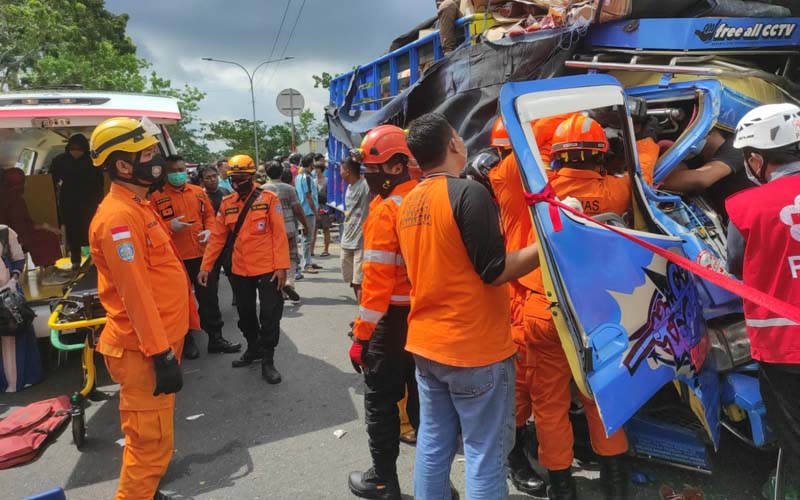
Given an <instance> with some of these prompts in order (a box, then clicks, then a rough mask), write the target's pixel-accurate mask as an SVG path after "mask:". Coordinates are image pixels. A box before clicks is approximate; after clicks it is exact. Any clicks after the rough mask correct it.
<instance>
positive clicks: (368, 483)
mask: <svg viewBox="0 0 800 500" xmlns="http://www.w3.org/2000/svg"><path fill="white" fill-rule="evenodd" d="M347 484H348V486H350V491H351V492H352V493H353V495H355V496H357V497H361V498H372V499H380V500H384V499H385V500H400V498H401V497H400V483H399V482H398V481H397V475H395V476H394V477H391V478H382V477H379V476H378V474H377V473H376V472H375V468H374V467H371V468H370V469H369V470H368V471H366V472H358V471H356V472H351V473H350V477H349V478H348V479H347Z"/></svg>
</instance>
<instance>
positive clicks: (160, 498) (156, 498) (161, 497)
mask: <svg viewBox="0 0 800 500" xmlns="http://www.w3.org/2000/svg"><path fill="white" fill-rule="evenodd" d="M170 498H172V497H171V496H169V495H167V494H165V493H161V492H160V491H158V490H156V494H155V495H153V500H169V499H170Z"/></svg>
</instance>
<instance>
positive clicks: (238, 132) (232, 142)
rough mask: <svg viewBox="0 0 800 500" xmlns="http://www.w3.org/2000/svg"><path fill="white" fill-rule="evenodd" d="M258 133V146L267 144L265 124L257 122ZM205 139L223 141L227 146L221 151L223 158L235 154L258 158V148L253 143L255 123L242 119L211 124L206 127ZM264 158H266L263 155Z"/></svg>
mask: <svg viewBox="0 0 800 500" xmlns="http://www.w3.org/2000/svg"><path fill="white" fill-rule="evenodd" d="M256 131H257V134H258V144H259V146H261V145H262V144H266V141H267V129H266V127H265V126H264V122H262V121H260V120H259V121H257V122H256ZM203 137H204V139H205V140H207V141H221V142H223V143H224V144H225V146H226V149H225V150H223V151H220V153H222V156H232V155H234V154H246V155H250V156H251V157H252V158H253V159H255V157H256V148H255V144H254V143H253V121H252V120H247V119H244V118H240V119H238V120H234V121H230V120H220V121H217V122H212V123H209V124H208V125H207V127H206V132H205V134H204V136H203ZM261 156H262V158H266V157H264V156H263V155H261Z"/></svg>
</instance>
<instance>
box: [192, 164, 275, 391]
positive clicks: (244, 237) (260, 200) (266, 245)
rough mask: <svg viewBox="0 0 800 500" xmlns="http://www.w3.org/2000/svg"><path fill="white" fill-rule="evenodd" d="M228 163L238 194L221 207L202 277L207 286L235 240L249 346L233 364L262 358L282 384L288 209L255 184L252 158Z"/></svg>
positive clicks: (234, 271)
mask: <svg viewBox="0 0 800 500" xmlns="http://www.w3.org/2000/svg"><path fill="white" fill-rule="evenodd" d="M228 164H229V170H228V174H229V178H230V181H231V186H232V187H233V190H234V193H233V194H231V195H229V196H226V197H225V198H224V199H223V200H222V204H221V205H220V207H219V213H218V214H217V220H216V223H215V224H214V228H213V229H212V231H211V238H210V239H209V241H208V245H207V246H206V250H205V253H204V254H203V262H202V264H201V265H200V273H199V274H198V276H197V281H198V282H199V283H200V284H201V285H203V286H206V285H207V284H208V276H209V273H210V272H211V271H212V270H213V269H214V265H215V264H216V262H217V259H218V258H219V257H220V254H221V253H222V250H223V248H225V247H226V243H228V244H230V245H231V247H230V251H229V252H230V253H229V254H230V262H231V266H230V267H229V269H230V270H231V283H232V285H233V293H234V296H235V297H236V309H237V311H238V313H239V328H240V329H241V330H242V333H243V334H244V337H245V339H247V350H246V351H245V352H244V354H242V357H241V358H239V359H238V360H235V361H234V362H233V367H234V368H239V367H243V366H248V365H250V364H252V363H253V361H256V360H259V359H260V360H261V376H262V377H263V378H264V380H266V381H267V382H268V383H270V384H278V383H280V382H281V374H280V373H279V372H278V370H276V369H275V348H276V347H277V346H278V340H279V339H280V333H281V317H282V316H283V293H282V290H283V287H284V285H285V284H286V270H287V269H289V267H290V263H289V246H288V238H287V237H286V230H285V229H284V226H283V208H282V207H281V201H280V200H279V199H278V197H277V196H275V194H274V193H272V192H270V191H265V190H262V189H261V188H258V187H256V185H255V182H254V181H253V177H254V176H255V173H256V166H255V163H254V162H253V159H252V158H250V157H249V156H247V155H236V156H234V157H233V158H231V159H230V160H229V161H228ZM242 216H244V218H242ZM237 226H238V232H237ZM226 258H227V257H226ZM225 265H227V264H225ZM256 294H257V295H258V301H259V302H260V305H261V310H260V311H257V307H256Z"/></svg>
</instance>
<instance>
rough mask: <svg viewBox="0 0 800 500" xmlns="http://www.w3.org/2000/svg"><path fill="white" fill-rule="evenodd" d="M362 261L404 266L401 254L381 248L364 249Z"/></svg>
mask: <svg viewBox="0 0 800 500" xmlns="http://www.w3.org/2000/svg"><path fill="white" fill-rule="evenodd" d="M364 262H374V263H377V264H389V265H395V266H405V265H406V263H405V261H404V260H403V256H402V255H400V254H399V253H394V252H386V251H383V250H364Z"/></svg>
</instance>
